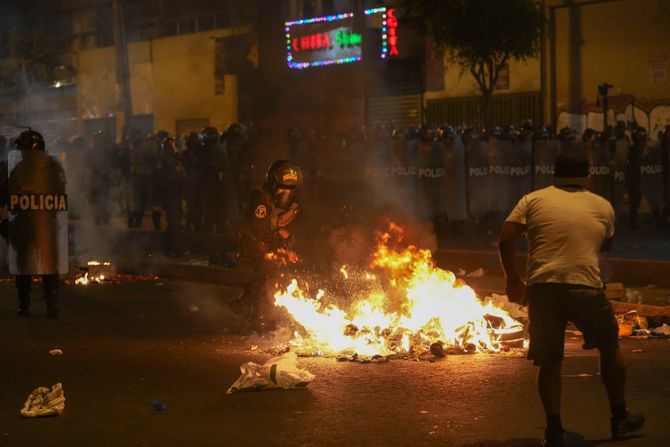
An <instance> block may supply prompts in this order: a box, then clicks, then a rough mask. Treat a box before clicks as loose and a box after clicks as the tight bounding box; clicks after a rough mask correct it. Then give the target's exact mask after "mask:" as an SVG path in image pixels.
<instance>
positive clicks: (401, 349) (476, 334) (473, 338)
mask: <svg viewBox="0 0 670 447" xmlns="http://www.w3.org/2000/svg"><path fill="white" fill-rule="evenodd" d="M380 236H381V237H380V242H379V244H378V245H377V249H376V251H375V253H374V255H373V258H372V263H371V267H372V268H373V269H375V270H376V272H375V273H376V274H373V273H371V272H365V273H364V274H363V275H360V276H359V277H358V279H357V281H358V282H359V284H357V286H358V287H359V288H360V289H362V290H364V291H363V292H362V294H359V295H358V296H357V297H356V298H355V300H354V301H353V302H352V304H351V305H349V306H348V308H347V309H346V310H345V309H342V308H340V307H338V305H336V304H335V303H334V302H333V300H331V299H326V292H325V291H324V290H319V291H318V293H317V294H316V296H314V297H310V296H308V294H307V293H306V290H308V286H305V287H301V286H300V285H299V282H298V280H297V279H293V280H292V281H291V282H290V284H289V285H288V287H287V288H286V289H285V290H278V291H277V292H276V293H275V305H276V306H281V307H283V308H285V309H286V310H287V311H288V312H289V314H290V315H291V317H292V318H293V320H294V321H295V322H296V323H297V325H298V327H299V330H297V331H295V333H294V336H293V339H292V341H291V344H293V345H294V346H295V347H297V349H298V350H299V351H305V352H316V351H320V352H323V353H324V354H327V355H341V354H358V355H361V356H373V355H392V354H403V353H407V354H420V353H423V352H426V351H428V349H429V347H430V346H431V344H433V343H440V344H441V345H442V346H444V347H445V348H449V347H454V348H462V349H463V350H466V351H499V350H501V349H502V347H503V342H502V341H501V337H502V336H503V334H506V333H511V332H518V331H520V330H522V325H521V324H520V323H519V322H517V321H516V320H514V319H513V318H511V317H510V316H509V314H508V313H507V312H505V311H504V310H502V309H499V308H496V307H495V306H493V305H492V304H491V303H488V304H485V303H482V302H481V300H480V299H479V298H478V297H477V295H476V293H475V292H474V290H472V288H470V287H469V286H467V285H466V284H465V283H464V282H462V281H461V280H458V279H457V278H456V276H455V275H454V274H453V273H452V272H450V271H447V270H442V269H440V268H438V267H437V266H435V265H434V263H433V261H432V256H431V253H430V251H429V250H422V249H418V248H416V247H414V246H408V247H406V248H400V249H394V248H391V247H389V242H390V240H391V238H392V237H393V238H395V239H396V240H397V241H401V240H402V229H401V228H399V227H397V226H392V227H391V228H390V231H389V232H387V233H384V234H381V235H380ZM340 273H341V274H342V276H341V277H340V278H344V280H345V281H349V278H351V277H352V276H353V275H352V274H351V273H349V272H348V269H347V268H346V267H345V266H343V267H342V268H341V269H340ZM339 281H342V279H339ZM364 282H365V283H366V285H365V286H362V285H361V284H360V283H364ZM371 285H372V288H371V287H370V286H371ZM340 301H341V300H340Z"/></svg>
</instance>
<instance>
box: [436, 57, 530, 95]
mask: <svg viewBox="0 0 670 447" xmlns="http://www.w3.org/2000/svg"><path fill="white" fill-rule="evenodd" d="M539 90H540V59H539V58H531V59H528V60H525V61H510V64H509V88H508V89H501V90H495V91H494V92H493V93H494V94H501V93H526V92H537V91H539ZM479 95H481V92H480V90H479V86H478V85H477V82H476V81H475V78H473V77H472V75H471V74H470V72H469V71H468V70H467V69H465V70H464V69H463V68H462V67H461V66H459V65H456V64H453V63H452V64H449V63H447V62H446V61H445V62H444V90H433V91H427V92H426V93H425V95H424V97H425V98H426V99H441V98H459V97H467V96H479Z"/></svg>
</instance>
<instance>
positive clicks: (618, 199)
mask: <svg viewBox="0 0 670 447" xmlns="http://www.w3.org/2000/svg"><path fill="white" fill-rule="evenodd" d="M629 151H630V142H629V141H628V139H627V138H617V140H616V141H615V143H614V154H613V156H612V160H611V164H610V166H611V169H612V171H613V173H612V176H613V179H612V206H613V208H614V211H615V212H616V213H617V214H622V213H627V212H628V190H627V187H626V163H627V160H628V152H629Z"/></svg>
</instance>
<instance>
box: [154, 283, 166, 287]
mask: <svg viewBox="0 0 670 447" xmlns="http://www.w3.org/2000/svg"><path fill="white" fill-rule="evenodd" d="M164 285H165V283H163V282H157V283H156V287H163V286H164Z"/></svg>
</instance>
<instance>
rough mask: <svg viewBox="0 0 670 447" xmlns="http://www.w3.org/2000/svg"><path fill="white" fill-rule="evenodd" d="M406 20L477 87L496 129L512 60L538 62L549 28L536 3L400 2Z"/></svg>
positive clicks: (477, 0) (478, 0)
mask: <svg viewBox="0 0 670 447" xmlns="http://www.w3.org/2000/svg"><path fill="white" fill-rule="evenodd" d="M398 4H399V5H398V6H399V7H400V10H401V19H402V20H404V21H406V22H407V23H408V24H409V25H410V26H411V27H412V28H414V29H416V30H417V31H418V32H419V33H420V34H422V35H424V36H426V37H428V38H430V39H431V40H432V41H433V42H434V44H435V47H436V49H438V50H440V51H444V52H445V54H446V55H447V56H448V60H450V61H451V62H454V63H456V64H458V65H460V66H461V67H463V69H464V70H467V71H469V72H470V74H471V75H472V76H473V77H474V79H475V80H476V81H477V85H478V86H479V90H480V91H481V94H482V109H481V111H482V120H483V122H484V124H485V125H490V124H491V120H492V115H491V99H492V96H493V88H494V87H495V84H496V81H497V80H498V76H499V74H500V70H501V69H503V68H504V67H505V66H506V65H507V64H508V62H509V61H510V59H514V60H525V59H527V58H530V57H533V56H536V55H537V53H538V51H539V48H540V44H541V36H542V34H543V28H544V24H545V19H544V12H543V10H542V7H541V6H540V5H538V4H537V3H536V2H534V1H532V0H398Z"/></svg>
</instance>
